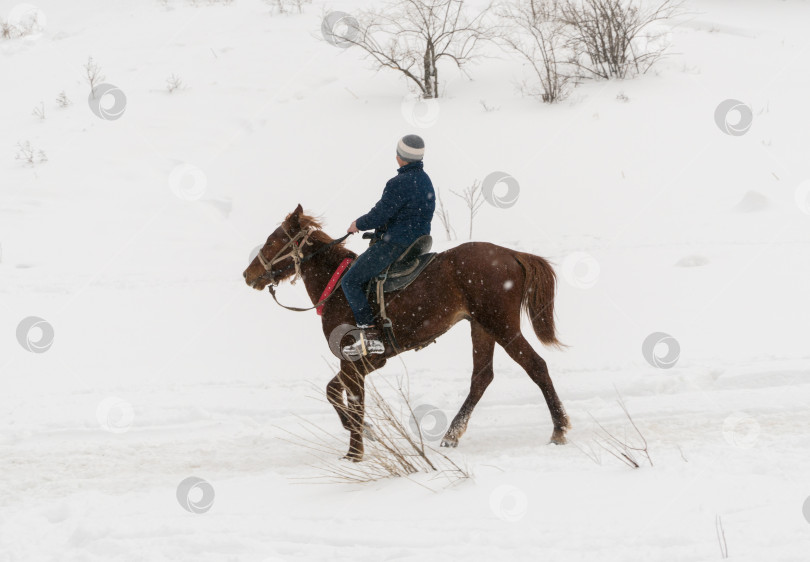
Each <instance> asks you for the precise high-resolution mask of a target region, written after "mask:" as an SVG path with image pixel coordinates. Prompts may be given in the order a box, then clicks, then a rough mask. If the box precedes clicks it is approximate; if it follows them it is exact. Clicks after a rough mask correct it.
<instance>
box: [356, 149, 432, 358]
mask: <svg viewBox="0 0 810 562" xmlns="http://www.w3.org/2000/svg"><path fill="white" fill-rule="evenodd" d="M424 154H425V142H424V141H423V140H422V138H421V137H419V136H417V135H405V136H404V137H402V138H401V139H400V140H399V142H398V143H397V163H398V164H399V166H400V167H399V169H397V175H396V176H394V177H393V178H391V179H390V180H388V183H386V184H385V189H384V190H383V194H382V198H380V200H379V201H378V202H377V204H376V205H374V207H373V208H372V209H371V210H370V211H369V212H368V213H366V214H365V215H363V216H362V217H360V218H358V219H357V220H355V221H354V222H353V223H352V224H351V226H350V227H349V228H348V230H347V232H348V233H350V234H353V233H355V232H358V231H360V230H374V237H375V239H376V242H372V244H371V246H370V247H369V249H368V250H366V251H365V252H364V253H362V254H361V255H360V256H358V257H357V259H356V260H354V263H353V264H352V266H351V268H350V269H349V271H347V272H346V274H345V275H344V276H343V281H342V287H343V293H344V294H345V295H346V300H347V301H349V306H350V307H351V309H352V312H353V313H354V319H355V322H356V323H357V327H358V328H360V329H361V339H358V340H357V341H356V342H355V343H354V344H352V345H350V346H346V347H345V348H344V349H343V351H344V354H348V355H364V354H368V353H374V354H381V353H384V352H385V346H384V345H383V343H382V341H380V333H379V330H378V327H377V326H376V325H375V324H374V314H373V312H372V311H371V306H370V305H369V303H368V299H366V295H365V292H364V290H363V285H364V284H365V283H366V282H367V281H369V280H370V279H372V278H373V277H375V276H376V275H378V274H379V273H380V272H382V271H383V270H384V269H386V268H387V267H388V266H389V265H391V263H393V261H394V260H396V259H397V258H398V257H399V256H400V255H402V253H403V252H404V251H405V250H406V249H407V248H408V246H410V245H411V244H412V243H413V242H414V240H416V239H417V238H419V237H420V236H424V235H425V234H430V221H431V220H432V219H433V211H434V210H435V208H436V195H435V193H434V191H433V184H432V183H431V182H430V178H429V177H428V175H427V174H426V173H425V172H424V170H423V169H422V166H423V162H422V157H423V156H424ZM364 349H365V353H364Z"/></svg>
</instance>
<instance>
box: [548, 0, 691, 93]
mask: <svg viewBox="0 0 810 562" xmlns="http://www.w3.org/2000/svg"><path fill="white" fill-rule="evenodd" d="M680 6H681V0H662V1H661V2H660V3H659V4H657V5H656V6H653V7H651V8H642V6H641V4H640V1H639V0H565V3H564V4H560V18H561V19H562V21H563V22H564V23H565V24H566V26H567V27H566V29H567V33H568V39H569V42H568V44H569V46H570V47H571V49H572V51H573V52H572V56H571V58H570V62H571V64H573V65H575V66H576V67H578V68H579V69H580V70H581V71H584V72H585V73H587V74H591V75H593V76H597V77H599V78H626V77H627V76H628V75H629V74H630V73H632V72H633V71H635V72H636V73H638V74H644V73H645V72H647V71H648V70H649V69H650V67H651V66H652V65H653V64H654V63H655V62H656V61H657V60H659V59H660V58H661V57H662V56H663V54H664V52H665V50H666V45H665V44H663V41H662V40H663V35H664V34H663V33H662V32H660V31H656V30H655V29H654V28H655V26H654V25H652V24H655V23H656V22H660V21H663V20H666V19H669V18H671V17H672V16H673V15H675V14H676V13H677V12H678V10H679V9H680ZM642 43H643V45H642Z"/></svg>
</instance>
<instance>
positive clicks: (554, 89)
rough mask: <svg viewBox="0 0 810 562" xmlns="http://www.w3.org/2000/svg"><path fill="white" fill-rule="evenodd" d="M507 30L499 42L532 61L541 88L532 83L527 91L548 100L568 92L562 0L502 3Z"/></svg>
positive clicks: (566, 52)
mask: <svg viewBox="0 0 810 562" xmlns="http://www.w3.org/2000/svg"><path fill="white" fill-rule="evenodd" d="M498 15H499V17H500V18H501V20H502V22H504V31H503V32H502V33H500V34H499V42H500V43H501V44H502V45H503V46H504V47H506V49H507V50H510V51H513V52H515V53H517V54H518V55H519V56H520V58H522V59H523V60H524V61H526V62H527V63H528V64H529V67H530V68H531V70H532V72H533V74H534V75H535V76H536V77H537V79H538V80H539V82H540V87H539V88H537V87H534V86H532V85H530V84H528V83H527V84H526V85H525V86H524V88H523V89H524V91H525V92H526V93H527V94H528V95H531V96H533V97H537V98H539V99H541V100H542V101H544V102H546V103H554V102H557V101H561V100H563V99H565V97H566V96H567V95H568V93H569V91H568V83H569V81H570V78H571V77H570V74H571V72H570V70H568V69H567V68H566V62H565V60H566V59H567V58H569V56H570V55H569V54H568V47H567V42H568V39H567V35H566V26H565V22H563V21H562V20H561V19H560V4H559V0H510V1H508V2H506V3H504V4H502V5H501V6H500V9H499V12H498Z"/></svg>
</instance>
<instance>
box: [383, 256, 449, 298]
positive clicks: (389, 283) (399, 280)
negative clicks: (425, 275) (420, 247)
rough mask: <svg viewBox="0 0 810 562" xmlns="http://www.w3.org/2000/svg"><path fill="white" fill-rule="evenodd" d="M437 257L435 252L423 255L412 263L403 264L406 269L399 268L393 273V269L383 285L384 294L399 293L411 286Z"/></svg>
mask: <svg viewBox="0 0 810 562" xmlns="http://www.w3.org/2000/svg"><path fill="white" fill-rule="evenodd" d="M435 257H436V254H435V252H434V253H430V254H422V255H420V256H418V257H416V258H415V259H413V260H412V261H411V262H410V263H405V264H401V265H403V266H406V267H401V268H397V269H396V270H395V271H393V270H394V268H391V269H392V271H389V272H388V277H387V278H386V280H385V284H384V285H383V292H385V293H390V292H391V291H399V290H400V289H404V288H405V287H407V286H408V285H410V284H411V283H412V282H413V281H414V279H416V278H417V277H419V274H420V273H422V270H424V269H425V268H426V267H427V266H428V264H430V262H432V261H433V258H435Z"/></svg>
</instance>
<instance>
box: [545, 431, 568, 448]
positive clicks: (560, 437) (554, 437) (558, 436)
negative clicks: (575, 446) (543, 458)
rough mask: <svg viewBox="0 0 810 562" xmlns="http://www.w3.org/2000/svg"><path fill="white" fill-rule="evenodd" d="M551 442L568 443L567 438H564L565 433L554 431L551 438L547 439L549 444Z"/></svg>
mask: <svg viewBox="0 0 810 562" xmlns="http://www.w3.org/2000/svg"><path fill="white" fill-rule="evenodd" d="M552 443H553V444H554V445H565V444H566V443H568V439H566V438H565V434H564V433H560V434H557V433H556V432H555V433H554V434H553V435H552V436H551V440H550V441H549V444H552Z"/></svg>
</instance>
